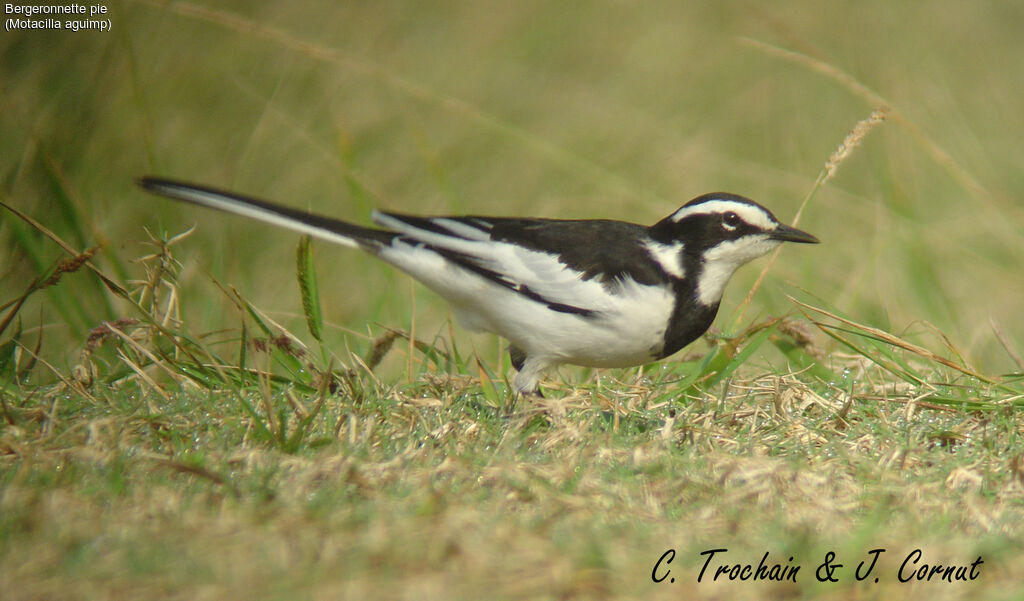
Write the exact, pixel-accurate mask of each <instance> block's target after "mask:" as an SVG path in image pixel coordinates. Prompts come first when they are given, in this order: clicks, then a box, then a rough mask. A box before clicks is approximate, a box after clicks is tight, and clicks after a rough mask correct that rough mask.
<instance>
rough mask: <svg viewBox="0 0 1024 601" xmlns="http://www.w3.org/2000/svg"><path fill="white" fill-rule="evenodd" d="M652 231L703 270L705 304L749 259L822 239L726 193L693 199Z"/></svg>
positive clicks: (715, 298)
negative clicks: (789, 244)
mask: <svg viewBox="0 0 1024 601" xmlns="http://www.w3.org/2000/svg"><path fill="white" fill-rule="evenodd" d="M650 235H651V237H652V238H653V239H654V240H655V241H656V242H657V243H658V244H659V245H661V246H662V247H663V248H664V247H675V248H678V249H679V250H680V251H681V253H680V259H681V260H682V261H683V264H684V266H686V267H689V268H694V267H696V268H698V269H699V274H700V275H699V276H698V281H697V287H698V293H699V298H700V301H701V302H702V303H703V304H706V305H711V304H714V303H717V302H718V301H719V300H720V299H721V297H722V291H723V290H724V288H725V284H726V282H728V280H729V278H730V277H731V276H732V274H733V272H735V271H736V269H737V268H739V267H740V266H742V265H744V264H745V263H748V262H750V261H752V260H754V259H756V258H758V257H761V256H764V255H766V254H768V253H769V252H771V251H773V250H775V248H777V247H778V246H779V245H780V244H782V243H783V242H800V243H805V244H815V243H817V242H818V239H817V238H815V237H814V236H812V235H811V234H808V233H807V232H805V231H803V230H798V229H797V228H795V227H791V226H788V225H785V224H783V223H779V220H778V219H776V218H775V215H772V212H771V211H769V210H768V209H766V208H764V207H762V206H761V205H759V204H757V203H756V202H754V201H752V200H750V199H748V198H744V197H742V196H738V195H736V194H728V193H724V192H716V193H712V194H705V195H703V196H698V197H697V198H694V199H693V200H691V201H690V202H688V203H686V204H685V205H683V206H682V207H680V208H679V210H677V211H676V212H675V213H672V214H671V215H669V216H668V217H666V218H664V219H662V220H661V221H659V222H658V223H656V224H654V225H653V226H651V228H650ZM686 271H687V272H689V271H690V269H686ZM688 275H690V274H688Z"/></svg>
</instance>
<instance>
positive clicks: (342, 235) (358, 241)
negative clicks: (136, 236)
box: [136, 176, 397, 252]
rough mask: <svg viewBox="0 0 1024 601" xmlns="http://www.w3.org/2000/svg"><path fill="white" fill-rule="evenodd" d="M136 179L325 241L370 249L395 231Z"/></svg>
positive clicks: (219, 192) (157, 180) (220, 193)
mask: <svg viewBox="0 0 1024 601" xmlns="http://www.w3.org/2000/svg"><path fill="white" fill-rule="evenodd" d="M136 183H138V184H139V186H141V187H142V188H143V189H144V190H147V191H149V192H153V193H154V194H160V195H161V196H166V197H168V198H173V199H175V200H181V201H184V202H190V203H192V204H197V205H201V206H204V207H210V208H211V209H217V210H220V211H225V212H227V213H234V214H235V215H241V216H243V217H249V218H252V219H256V220H257V221H264V222H266V223H270V224H273V225H277V226H280V227H283V228H287V229H290V230H294V231H296V232H300V233H302V234H308V235H310V236H314V237H316V238H322V239H324V240H327V241H329V242H336V243H338V244H343V245H345V246H353V247H359V248H363V249H365V250H369V251H371V252H372V251H374V250H376V249H379V248H380V247H382V246H387V245H388V244H390V243H391V240H392V239H393V238H394V237H395V236H396V235H397V234H395V233H394V232H388V231H385V230H376V229H372V228H366V227H362V226H358V225H355V224H353V223H348V222H346V221H341V220H339V219H332V218H330V217H323V216H321V215H314V214H312V213H306V212H303V211H300V210H297V209H292V208H290V207H283V206H280V205H276V204H273V203H270V202H267V201H265V200H260V199H258V198H252V197H249V196H243V195H241V194H237V193H235V192H228V191H226V190H218V189H216V188H210V187H207V186H197V185H195V184H189V183H186V182H178V181H174V180H169V179H163V178H159V177H151V176H146V177H142V178H139V179H138V180H137V182H136Z"/></svg>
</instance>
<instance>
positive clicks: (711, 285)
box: [697, 236, 781, 307]
mask: <svg viewBox="0 0 1024 601" xmlns="http://www.w3.org/2000/svg"><path fill="white" fill-rule="evenodd" d="M780 244H781V242H779V241H778V240H771V239H769V238H767V237H762V236H758V237H744V238H740V239H739V240H732V241H729V242H722V243H720V244H717V245H715V246H713V247H711V248H709V249H708V250H706V251H704V255H703V256H702V259H703V269H702V271H701V274H700V277H699V278H698V280H697V300H699V301H700V303H701V304H702V305H704V306H707V307H710V306H712V305H715V304H717V303H718V302H720V301H721V300H722V294H723V293H724V292H725V285H726V284H728V283H729V278H731V277H732V274H734V273H736V270H737V269H739V268H740V267H742V266H743V265H745V264H747V263H749V262H750V261H753V260H754V259H756V258H758V257H761V256H764V255H766V254H768V253H770V252H771V251H773V250H775V248H777V247H778V246H779V245H780Z"/></svg>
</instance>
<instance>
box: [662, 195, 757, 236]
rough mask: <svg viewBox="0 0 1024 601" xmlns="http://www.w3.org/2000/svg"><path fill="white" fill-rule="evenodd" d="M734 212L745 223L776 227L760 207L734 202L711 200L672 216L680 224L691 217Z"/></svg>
mask: <svg viewBox="0 0 1024 601" xmlns="http://www.w3.org/2000/svg"><path fill="white" fill-rule="evenodd" d="M727 211H732V212H733V213H736V214H737V215H739V216H740V218H741V219H743V221H746V222H747V223H749V224H751V225H756V226H760V227H762V228H764V229H772V228H774V227H775V225H776V223H775V221H774V220H773V219H772V218H771V217H770V216H769V215H768V213H766V212H764V211H763V210H761V209H760V208H758V207H755V206H753V205H749V204H746V203H743V202H736V201H734V200H709V201H707V202H702V203H700V204H696V205H693V206H689V207H683V208H681V209H679V210H678V211H676V212H675V213H673V214H672V221H675V222H679V221H682V220H683V219H686V218H687V217H689V216H691V215H712V214H716V213H717V214H721V213H725V212H727Z"/></svg>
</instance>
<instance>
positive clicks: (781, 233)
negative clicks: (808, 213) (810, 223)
mask: <svg viewBox="0 0 1024 601" xmlns="http://www.w3.org/2000/svg"><path fill="white" fill-rule="evenodd" d="M768 236H769V237H770V238H771V239H772V240H781V241H783V242H800V243H802V244H817V243H818V242H819V240H818V239H817V238H815V237H814V236H812V235H810V234H808V233H807V232H805V231H803V230H798V229H796V228H795V227H791V226H788V225H783V224H781V223H780V224H779V225H778V227H776V228H775V230H774V231H773V232H771V233H770V234H769V235H768Z"/></svg>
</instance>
